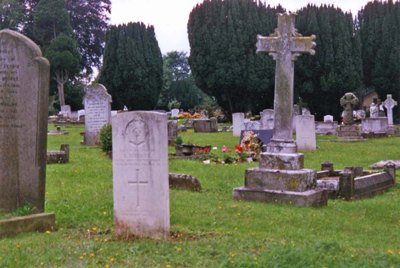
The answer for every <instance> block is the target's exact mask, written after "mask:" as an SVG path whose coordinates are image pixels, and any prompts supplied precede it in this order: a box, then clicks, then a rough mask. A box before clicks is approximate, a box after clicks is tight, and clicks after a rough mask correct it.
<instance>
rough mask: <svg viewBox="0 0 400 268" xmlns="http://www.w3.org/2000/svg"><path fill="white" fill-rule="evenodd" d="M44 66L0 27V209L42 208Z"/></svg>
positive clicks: (30, 47) (33, 48)
mask: <svg viewBox="0 0 400 268" xmlns="http://www.w3.org/2000/svg"><path fill="white" fill-rule="evenodd" d="M49 70H50V67H49V62H48V61H47V60H46V59H45V58H43V57H42V52H41V51H40V48H39V47H38V46H37V45H36V44H35V43H33V42H32V41H31V40H30V39H28V38H26V37H25V36H23V35H21V34H19V33H16V32H13V31H10V30H2V31H0V140H1V144H0V210H4V211H13V210H15V209H17V208H18V207H22V206H24V205H25V204H30V205H32V206H34V207H36V209H37V210H38V211H40V212H42V211H44V198H45V177H46V146H47V107H48V94H49V77H50V76H49Z"/></svg>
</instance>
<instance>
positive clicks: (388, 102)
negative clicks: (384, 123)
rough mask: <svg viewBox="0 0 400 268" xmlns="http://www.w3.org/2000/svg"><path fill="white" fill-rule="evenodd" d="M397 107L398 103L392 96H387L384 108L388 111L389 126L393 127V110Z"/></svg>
mask: <svg viewBox="0 0 400 268" xmlns="http://www.w3.org/2000/svg"><path fill="white" fill-rule="evenodd" d="M396 105H397V101H395V100H394V99H393V98H392V94H388V95H386V100H385V102H384V103H383V106H385V108H386V109H387V117H388V124H389V126H393V108H394V106H396Z"/></svg>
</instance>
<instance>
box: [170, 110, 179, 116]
mask: <svg viewBox="0 0 400 268" xmlns="http://www.w3.org/2000/svg"><path fill="white" fill-rule="evenodd" d="M178 115H179V109H172V110H171V117H172V118H178Z"/></svg>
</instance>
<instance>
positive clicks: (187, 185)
mask: <svg viewBox="0 0 400 268" xmlns="http://www.w3.org/2000/svg"><path fill="white" fill-rule="evenodd" d="M169 187H170V188H174V189H184V190H190V191H194V192H200V191H201V185H200V182H199V180H198V179H197V178H196V177H194V176H192V175H187V174H176V173H169Z"/></svg>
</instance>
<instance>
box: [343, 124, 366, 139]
mask: <svg viewBox="0 0 400 268" xmlns="http://www.w3.org/2000/svg"><path fill="white" fill-rule="evenodd" d="M337 136H338V138H339V139H338V141H350V142H351V141H360V140H362V139H363V137H362V136H361V135H360V131H359V130H358V128H357V126H356V125H339V127H338V132H337Z"/></svg>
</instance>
